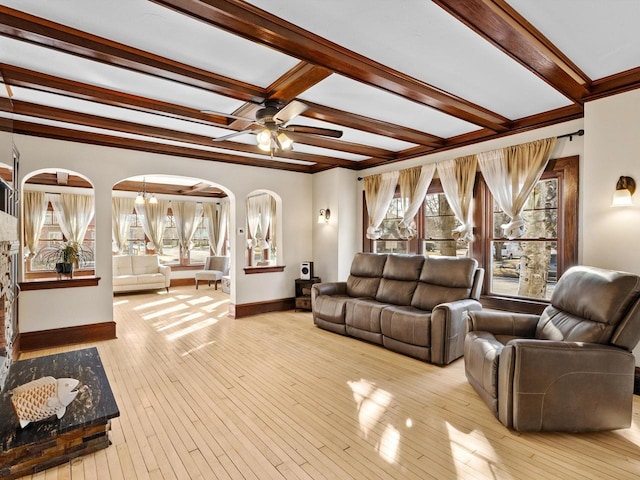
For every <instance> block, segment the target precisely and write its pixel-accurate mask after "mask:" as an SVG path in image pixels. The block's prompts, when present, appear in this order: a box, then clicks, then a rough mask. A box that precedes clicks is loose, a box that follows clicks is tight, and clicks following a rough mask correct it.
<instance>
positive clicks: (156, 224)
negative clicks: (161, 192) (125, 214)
mask: <svg viewBox="0 0 640 480" xmlns="http://www.w3.org/2000/svg"><path fill="white" fill-rule="evenodd" d="M168 206H169V202H167V201H166V200H160V199H158V203H143V204H140V205H136V206H135V207H136V213H137V214H138V217H139V218H140V219H141V220H142V230H143V231H144V234H145V235H146V236H147V238H148V239H149V241H150V242H151V243H152V244H153V249H154V250H155V251H156V252H158V253H162V239H163V238H164V227H165V225H166V221H167V207H168Z"/></svg>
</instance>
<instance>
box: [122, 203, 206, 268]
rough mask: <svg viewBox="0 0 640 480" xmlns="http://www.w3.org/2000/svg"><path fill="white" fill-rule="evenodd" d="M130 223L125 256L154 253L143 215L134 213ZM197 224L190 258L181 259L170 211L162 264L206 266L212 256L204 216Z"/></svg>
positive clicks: (166, 223) (160, 257) (169, 211)
mask: <svg viewBox="0 0 640 480" xmlns="http://www.w3.org/2000/svg"><path fill="white" fill-rule="evenodd" d="M129 222H130V225H129V237H128V244H127V250H126V251H124V252H123V254H125V255H147V254H149V253H150V252H152V251H153V245H152V244H151V243H149V239H148V238H147V237H146V236H145V234H144V230H143V229H142V215H137V214H136V213H135V211H134V213H132V214H131V216H130V217H129ZM197 222H198V226H197V228H196V231H195V234H194V235H193V238H192V240H191V249H190V250H189V258H180V246H179V242H178V233H177V230H176V224H175V220H174V218H173V212H172V211H171V209H169V210H168V212H167V217H166V219H165V228H164V236H163V239H162V253H161V254H159V255H158V259H159V261H160V263H161V264H163V265H183V266H189V265H202V264H204V262H205V259H206V257H208V256H209V255H211V250H210V248H209V236H208V234H207V226H206V222H205V219H204V215H201V216H200V217H199V218H198V220H197Z"/></svg>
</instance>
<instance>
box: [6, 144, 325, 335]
mask: <svg viewBox="0 0 640 480" xmlns="http://www.w3.org/2000/svg"><path fill="white" fill-rule="evenodd" d="M14 142H15V144H16V146H17V148H18V150H19V151H20V181H22V180H23V179H24V178H25V177H28V176H29V175H31V173H32V172H34V171H37V170H40V169H43V168H62V169H68V170H72V171H75V172H78V173H80V174H81V175H83V176H85V177H86V178H88V179H89V181H91V182H92V183H93V185H94V188H95V190H94V193H95V198H96V275H97V276H99V277H101V280H100V284H99V286H98V287H84V288H72V289H56V290H49V291H45V290H40V291H29V292H23V293H22V294H21V295H20V329H21V331H23V332H29V331H38V330H45V329H51V328H59V327H67V326H74V325H83V324H91V323H98V322H105V321H111V320H112V318H113V313H112V290H111V192H112V187H113V185H115V184H116V183H118V182H120V181H122V180H123V179H125V178H128V177H131V176H135V175H150V174H167V175H182V176H186V177H192V178H196V179H202V180H205V181H208V182H212V183H214V184H217V185H219V186H221V187H222V188H224V189H225V191H226V192H228V194H229V196H230V199H231V212H232V213H231V221H230V232H232V233H231V235H232V236H233V241H232V242H231V243H232V272H231V277H232V283H233V284H234V286H233V288H232V296H231V301H232V303H235V304H246V303H253V302H261V301H265V300H273V299H280V298H289V297H292V296H293V295H294V280H295V278H297V277H298V274H299V272H298V268H297V267H298V265H299V264H300V262H301V261H303V260H308V259H309V258H311V254H312V246H311V242H310V239H311V238H312V220H311V218H310V215H309V212H310V211H311V191H312V176H311V175H307V174H302V173H295V172H287V171H281V170H274V169H264V168H256V167H247V166H242V165H235V164H227V163H219V162H206V161H202V160H196V159H187V158H179V157H171V156H167V155H158V154H154V153H147V152H136V151H132V150H125V149H117V148H111V147H101V146H95V145H84V144H80V143H73V142H66V141H60V140H51V139H43V138H37V137H30V136H24V135H15V136H14ZM260 189H264V190H269V191H272V192H274V193H275V194H276V195H277V196H279V197H280V198H281V199H282V238H281V239H280V242H281V245H282V251H283V252H284V255H283V257H284V258H282V259H281V261H279V263H281V264H284V265H285V266H286V268H285V270H284V272H281V273H268V274H254V275H246V274H245V273H244V270H243V267H244V266H245V245H246V238H245V237H244V235H242V236H240V235H238V227H240V226H241V227H244V225H245V219H246V216H245V207H244V205H245V204H244V200H245V198H246V196H247V194H249V193H250V192H252V191H254V190H260ZM65 305H74V306H75V308H74V309H73V310H72V311H71V312H70V309H68V308H63V307H64V306H65Z"/></svg>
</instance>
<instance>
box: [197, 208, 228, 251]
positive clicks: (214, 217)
mask: <svg viewBox="0 0 640 480" xmlns="http://www.w3.org/2000/svg"><path fill="white" fill-rule="evenodd" d="M203 209H204V218H205V222H206V225H207V237H208V238H209V246H210V247H211V250H212V251H213V254H214V255H215V256H220V255H224V253H225V252H224V241H225V238H226V236H227V225H228V222H229V202H221V203H220V204H218V205H216V204H215V203H205V204H204V205H203Z"/></svg>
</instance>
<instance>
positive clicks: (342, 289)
mask: <svg viewBox="0 0 640 480" xmlns="http://www.w3.org/2000/svg"><path fill="white" fill-rule="evenodd" d="M346 294H347V282H325V283H314V284H313V285H312V286H311V298H312V299H314V298H316V297H318V296H320V295H346Z"/></svg>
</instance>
